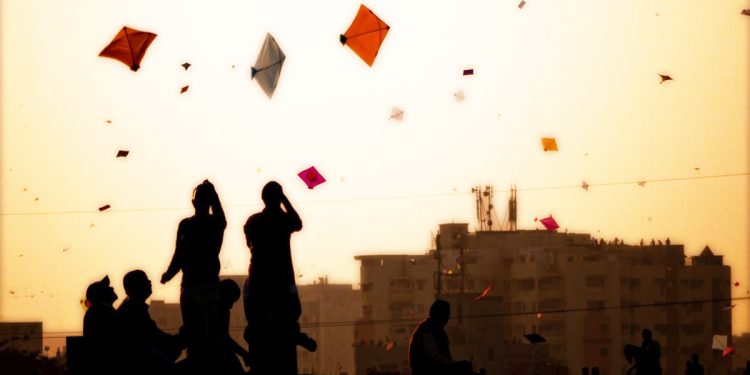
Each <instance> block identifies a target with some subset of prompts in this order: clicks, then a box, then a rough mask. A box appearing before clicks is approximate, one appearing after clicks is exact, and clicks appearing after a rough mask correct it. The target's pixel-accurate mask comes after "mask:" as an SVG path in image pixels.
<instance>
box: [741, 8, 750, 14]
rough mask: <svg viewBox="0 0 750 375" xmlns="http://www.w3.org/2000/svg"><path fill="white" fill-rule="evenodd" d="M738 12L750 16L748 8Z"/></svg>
mask: <svg viewBox="0 0 750 375" xmlns="http://www.w3.org/2000/svg"><path fill="white" fill-rule="evenodd" d="M740 14H742V15H745V16H750V9H743V10H742V12H740Z"/></svg>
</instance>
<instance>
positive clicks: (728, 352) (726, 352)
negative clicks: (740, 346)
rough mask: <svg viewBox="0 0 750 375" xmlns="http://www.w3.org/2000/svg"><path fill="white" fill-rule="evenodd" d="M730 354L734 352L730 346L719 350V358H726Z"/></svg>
mask: <svg viewBox="0 0 750 375" xmlns="http://www.w3.org/2000/svg"><path fill="white" fill-rule="evenodd" d="M730 354H735V353H734V348H733V347H731V346H727V347H726V348H724V351H723V352H721V358H726V357H727V356H728V355H730Z"/></svg>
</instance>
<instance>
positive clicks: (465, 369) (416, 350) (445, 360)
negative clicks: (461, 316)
mask: <svg viewBox="0 0 750 375" xmlns="http://www.w3.org/2000/svg"><path fill="white" fill-rule="evenodd" d="M450 316H451V305H450V303H448V301H444V300H440V299H439V300H435V302H433V303H432V306H430V316H429V317H427V319H425V320H423V321H422V322H421V323H419V325H418V326H417V328H416V329H415V330H414V333H412V335H411V340H410V342H409V367H410V368H411V373H412V375H464V374H473V372H472V369H471V362H469V361H456V360H454V359H453V357H452V356H451V352H450V342H449V341H448V335H447V334H446V333H445V329H444V327H445V325H446V324H448V319H450Z"/></svg>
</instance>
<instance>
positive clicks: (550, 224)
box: [539, 215, 560, 231]
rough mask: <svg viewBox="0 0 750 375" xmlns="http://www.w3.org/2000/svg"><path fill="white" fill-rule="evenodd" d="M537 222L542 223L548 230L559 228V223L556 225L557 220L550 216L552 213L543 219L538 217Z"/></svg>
mask: <svg viewBox="0 0 750 375" xmlns="http://www.w3.org/2000/svg"><path fill="white" fill-rule="evenodd" d="M539 222H540V223H542V225H544V227H545V228H547V230H548V231H553V230H555V229H557V228H560V226H559V225H557V222H556V221H555V219H553V218H552V215H550V216H549V217H545V218H544V219H539Z"/></svg>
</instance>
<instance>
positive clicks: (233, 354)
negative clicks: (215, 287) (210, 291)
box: [219, 279, 252, 374]
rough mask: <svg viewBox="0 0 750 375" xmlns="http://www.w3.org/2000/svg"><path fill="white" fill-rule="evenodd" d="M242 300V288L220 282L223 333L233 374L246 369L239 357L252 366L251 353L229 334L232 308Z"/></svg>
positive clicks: (226, 281)
mask: <svg viewBox="0 0 750 375" xmlns="http://www.w3.org/2000/svg"><path fill="white" fill-rule="evenodd" d="M238 299H240V287H239V285H237V283H236V282H234V280H230V279H225V280H221V281H220V282H219V309H220V310H221V332H222V333H223V334H224V339H225V340H226V344H227V349H228V352H227V356H228V361H229V366H230V368H229V370H230V373H232V374H242V373H243V372H244V369H243V368H242V365H241V364H240V362H239V361H238V360H237V355H239V356H240V357H242V360H243V361H244V362H245V365H246V366H250V364H251V362H252V361H251V360H250V353H249V352H248V351H247V350H245V349H244V348H243V347H242V346H240V344H238V343H237V342H236V341H234V339H233V338H232V336H231V335H230V334H229V320H230V316H231V310H232V306H234V303H235V302H237V300H238Z"/></svg>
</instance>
